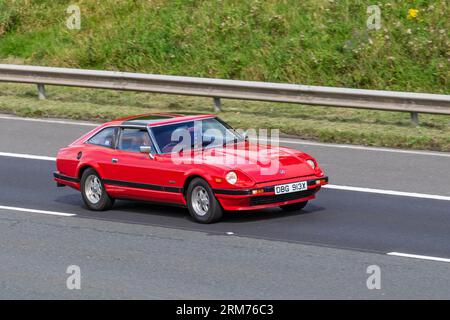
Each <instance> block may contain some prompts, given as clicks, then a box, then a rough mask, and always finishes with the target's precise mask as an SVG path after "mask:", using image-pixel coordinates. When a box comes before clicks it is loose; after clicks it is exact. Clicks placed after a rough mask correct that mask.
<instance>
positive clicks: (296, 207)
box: [280, 201, 308, 211]
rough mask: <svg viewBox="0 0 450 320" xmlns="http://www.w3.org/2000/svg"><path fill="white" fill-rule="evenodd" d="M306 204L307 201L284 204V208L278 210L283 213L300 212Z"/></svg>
mask: <svg viewBox="0 0 450 320" xmlns="http://www.w3.org/2000/svg"><path fill="white" fill-rule="evenodd" d="M307 204H308V201H305V202H297V203H292V204H286V205H284V206H280V208H281V209H283V210H284V211H300V210H302V209H303V208H304V207H306V205H307Z"/></svg>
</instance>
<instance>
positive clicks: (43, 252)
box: [0, 210, 450, 300]
mask: <svg viewBox="0 0 450 320" xmlns="http://www.w3.org/2000/svg"><path fill="white" fill-rule="evenodd" d="M0 261H1V263H0V299H21V298H22V299H23V298H27V299H102V298H103V299H120V298H123V299H138V298H140V299H226V300H229V299H383V298H384V299H386V298H391V299H413V298H415V299H418V298H419V299H448V298H450V291H449V289H448V279H449V278H450V268H449V267H448V264H447V263H437V262H434V261H421V260H414V259H405V258H398V257H391V256H387V255H380V254H374V253H365V252H359V251H351V250H340V249H331V248H325V247H317V246H310V245H302V244H298V243H288V242H284V241H270V240H264V239H253V238H247V237H245V238H243V237H235V236H225V235H212V234H207V233H204V232H194V231H188V230H180V229H174V228H160V227H154V226H144V225H139V224H130V223H117V222H110V221H102V220H96V219H83V218H61V217H54V216H45V215H34V214H28V213H20V212H11V211H8V210H0ZM69 265H77V266H79V267H80V270H81V290H68V289H67V288H66V280H67V277H68V274H66V269H67V267H68V266H69ZM370 265H377V266H379V267H380V270H381V289H380V290H368V289H367V287H366V281H367V277H368V276H369V275H368V274H367V268H368V266H370Z"/></svg>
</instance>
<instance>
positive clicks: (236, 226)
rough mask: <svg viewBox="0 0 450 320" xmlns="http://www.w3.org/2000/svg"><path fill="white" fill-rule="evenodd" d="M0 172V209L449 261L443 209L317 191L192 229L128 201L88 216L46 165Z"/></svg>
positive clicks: (8, 162) (2, 163)
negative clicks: (301, 202) (299, 203)
mask: <svg viewBox="0 0 450 320" xmlns="http://www.w3.org/2000/svg"><path fill="white" fill-rule="evenodd" d="M0 168H2V170H0V180H1V181H2V186H1V187H0V190H1V192H0V205H3V206H15V207H24V208H32V209H40V210H50V211H58V212H65V213H75V214H77V215H78V216H79V217H82V218H89V219H99V220H106V221H115V222H126V223H133V224H142V225H153V226H163V227H168V228H181V229H186V230H195V231H202V232H206V233H211V234H225V233H226V232H233V233H235V234H236V235H237V236H242V237H252V238H262V239H271V240H281V241H288V242H298V243H303V244H314V245H320V246H330V247H336V248H345V249H355V250H361V251H369V252H378V253H387V252H392V251H396V252H405V253H410V254H421V255H431V256H438V257H446V258H450V233H449V232H448V231H449V230H450V210H449V208H450V202H449V201H440V200H429V199H419V198H408V197H398V196H388V195H377V194H369V193H361V192H351V191H341V190H331V189H324V190H321V192H320V193H319V194H318V198H317V199H316V200H314V201H312V202H311V203H310V204H309V205H308V206H307V207H306V208H305V210H304V211H303V213H301V214H299V213H284V212H282V211H281V210H279V209H270V210H264V211H259V212H251V213H229V214H228V215H227V216H226V217H225V219H224V220H223V221H222V222H220V223H217V224H213V225H200V224H197V223H195V222H193V221H192V220H191V219H190V217H189V215H188V212H187V210H186V209H184V208H176V207H171V206H161V205H155V204H147V203H136V202H132V201H119V202H118V203H117V204H116V206H115V208H114V209H113V210H111V211H107V212H91V211H89V210H87V209H85V207H84V205H83V203H82V200H81V195H80V194H79V193H78V192H77V191H75V190H73V189H70V188H56V187H55V184H54V183H53V181H52V177H51V172H52V170H53V169H54V162H53V161H42V160H30V159H17V158H9V157H0Z"/></svg>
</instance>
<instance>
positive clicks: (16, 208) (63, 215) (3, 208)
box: [0, 206, 76, 217]
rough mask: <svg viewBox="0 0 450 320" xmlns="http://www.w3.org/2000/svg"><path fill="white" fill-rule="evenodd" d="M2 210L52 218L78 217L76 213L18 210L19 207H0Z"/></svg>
mask: <svg viewBox="0 0 450 320" xmlns="http://www.w3.org/2000/svg"><path fill="white" fill-rule="evenodd" d="M0 210H12V211H20V212H29V213H41V214H47V215H51V216H61V217H73V216H76V214H74V213H65V212H57V211H46V210H35V209H27V208H18V207H7V206H0Z"/></svg>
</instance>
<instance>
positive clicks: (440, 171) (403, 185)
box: [0, 115, 450, 196]
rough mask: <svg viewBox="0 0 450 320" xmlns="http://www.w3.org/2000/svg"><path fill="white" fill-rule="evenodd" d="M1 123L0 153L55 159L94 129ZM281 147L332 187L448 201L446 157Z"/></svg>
mask: <svg viewBox="0 0 450 320" xmlns="http://www.w3.org/2000/svg"><path fill="white" fill-rule="evenodd" d="M4 117H10V116H4V115H3V116H2V115H0V128H1V129H0V130H1V131H0V133H1V134H0V152H13V153H25V154H33V155H42V156H52V157H54V156H55V155H56V152H57V151H58V149H59V148H61V147H63V146H66V145H67V144H69V143H70V142H72V141H73V140H75V139H76V138H78V137H80V136H81V135H82V134H84V133H86V132H88V131H89V130H90V129H91V128H93V126H91V127H90V126H86V124H83V125H72V124H58V123H45V122H36V121H24V120H19V119H16V120H14V119H5V118H4ZM74 123H76V122H74ZM281 145H286V146H289V147H293V148H296V149H300V150H303V151H305V152H308V153H310V154H311V155H312V156H314V157H315V158H317V159H318V161H319V163H320V165H321V166H322V167H323V168H324V169H325V171H326V172H327V174H328V175H329V176H330V183H332V184H337V185H345V186H353V187H366V188H376V189H385V190H386V189H387V190H396V191H405V192H417V193H425V194H436V195H444V196H450V153H433V152H429V153H430V154H434V155H428V153H427V154H421V153H420V152H418V153H415V154H414V153H413V154H405V153H396V152H386V151H379V149H376V148H373V149H370V148H369V150H358V149H345V148H336V147H334V145H332V144H330V145H309V144H303V143H302V141H301V140H298V141H297V142H296V143H294V144H293V143H281ZM394 151H396V150H394Z"/></svg>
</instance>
